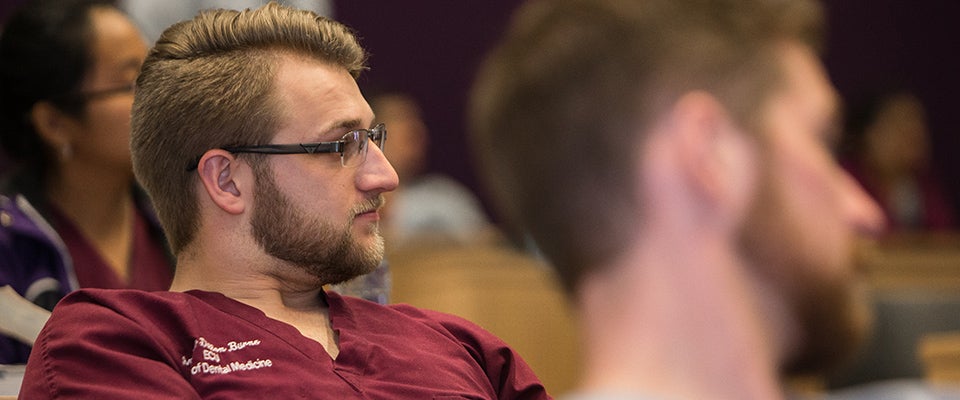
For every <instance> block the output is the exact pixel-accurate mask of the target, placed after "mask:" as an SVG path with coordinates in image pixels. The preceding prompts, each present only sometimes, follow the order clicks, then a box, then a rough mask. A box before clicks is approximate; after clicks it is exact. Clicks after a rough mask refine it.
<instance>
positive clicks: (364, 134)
mask: <svg viewBox="0 0 960 400" xmlns="http://www.w3.org/2000/svg"><path fill="white" fill-rule="evenodd" d="M371 140H372V141H373V143H376V145H377V147H379V148H380V150H383V144H384V143H385V142H386V141H387V128H386V126H385V125H384V124H382V123H381V124H377V126H374V127H373V128H371V129H356V130H352V131H350V132H347V134H345V135H343V137H342V138H340V140H337V141H333V142H318V143H297V144H264V145H260V146H231V147H224V148H223V150H226V151H229V152H231V153H259V154H324V153H340V165H342V166H344V167H356V166H359V165H361V164H363V162H364V161H366V160H367V148H368V146H367V143H368V142H370V141H371ZM199 162H200V157H197V158H196V159H194V160H193V161H192V162H191V163H190V165H188V166H187V171H193V170H195V169H197V164H198V163H199Z"/></svg>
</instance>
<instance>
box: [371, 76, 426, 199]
mask: <svg viewBox="0 0 960 400" xmlns="http://www.w3.org/2000/svg"><path fill="white" fill-rule="evenodd" d="M376 108H377V109H376V113H377V119H378V120H379V121H381V122H383V123H385V124H387V131H388V132H389V134H390V146H389V147H387V148H386V150H385V152H386V154H387V159H389V160H390V163H391V164H393V167H394V168H396V170H397V174H398V175H400V179H403V180H404V181H405V182H406V181H409V180H410V179H412V178H413V177H415V176H416V175H417V174H419V173H420V171H421V170H423V167H424V162H425V161H426V152H427V127H426V125H425V124H424V122H423V118H421V116H420V107H418V106H417V104H416V103H415V102H414V101H413V99H411V98H408V97H406V96H400V95H386V96H383V97H381V98H379V99H377V101H376Z"/></svg>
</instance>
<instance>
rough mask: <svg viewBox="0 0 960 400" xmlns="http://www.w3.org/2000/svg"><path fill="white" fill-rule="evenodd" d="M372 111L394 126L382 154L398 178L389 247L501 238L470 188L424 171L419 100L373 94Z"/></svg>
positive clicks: (391, 199)
mask: <svg viewBox="0 0 960 400" xmlns="http://www.w3.org/2000/svg"><path fill="white" fill-rule="evenodd" d="M370 107H372V108H373V112H374V114H376V116H377V120H378V121H380V122H383V123H386V125H387V126H389V127H390V147H388V148H387V149H386V150H384V153H385V154H386V156H387V160H390V164H391V165H393V167H394V169H396V171H397V175H398V176H399V177H400V186H399V187H398V188H397V190H396V191H394V192H392V193H390V194H388V195H387V204H386V207H385V208H384V224H383V227H384V235H386V238H387V244H388V246H389V247H391V248H400V247H403V246H404V245H408V244H416V243H417V242H423V241H428V242H431V243H437V242H441V243H447V244H460V245H464V244H476V243H480V242H484V241H488V240H492V239H496V238H498V236H499V235H497V234H496V229H495V228H494V227H493V225H492V224H491V223H490V221H489V220H488V218H487V216H486V214H485V213H484V211H483V208H482V206H481V205H480V201H479V200H478V199H477V198H476V196H475V195H474V194H473V193H472V192H471V191H470V189H467V188H466V187H465V186H463V185H462V184H460V183H459V182H457V181H455V180H453V179H451V178H450V177H447V176H445V175H442V174H438V173H424V169H425V168H426V162H427V148H428V146H429V142H430V137H429V132H428V130H427V126H426V124H425V123H424V121H423V118H422V116H421V110H420V106H419V105H418V104H417V101H416V100H415V99H414V98H413V97H412V96H410V95H409V94H405V93H401V92H396V91H384V92H377V93H374V94H372V95H371V96H370Z"/></svg>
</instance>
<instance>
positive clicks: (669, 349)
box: [471, 0, 884, 400]
mask: <svg viewBox="0 0 960 400" xmlns="http://www.w3.org/2000/svg"><path fill="white" fill-rule="evenodd" d="M821 13H822V11H821V9H820V7H819V5H818V4H817V3H816V2H814V1H807V0H742V1H740V0H738V1H728V0H698V1H686V0H647V1H628V0H622V1H621V0H595V1H591V0H580V1H578V0H571V1H551V0H541V1H531V2H528V3H527V4H526V5H525V6H524V7H523V8H522V9H521V11H520V12H519V14H518V15H516V16H515V18H514V19H513V25H512V26H511V27H510V29H509V31H508V33H507V35H506V37H505V38H504V39H503V40H502V42H501V43H500V44H499V45H498V46H497V47H496V49H495V50H494V51H493V52H492V54H491V55H490V56H489V58H488V59H487V60H486V62H485V65H484V67H483V68H482V69H481V72H480V75H479V78H478V81H477V82H476V83H475V86H474V94H473V99H472V106H471V107H472V112H471V125H472V127H473V134H474V141H475V143H474V144H475V149H477V151H478V153H479V155H480V161H481V167H482V168H483V171H484V172H485V175H486V179H487V182H488V183H489V187H490V188H491V189H492V190H494V194H495V195H496V196H495V200H497V203H498V205H499V206H501V207H502V208H503V210H504V211H505V215H507V216H508V217H510V219H511V220H513V221H518V222H519V224H520V225H521V226H523V227H525V228H526V229H527V230H528V231H529V232H530V234H531V236H532V237H533V239H534V240H535V242H536V244H537V246H538V247H539V249H540V250H541V251H542V253H543V254H544V255H545V256H546V258H547V259H548V260H549V261H550V262H551V263H552V264H553V265H554V266H555V267H556V269H557V271H558V273H559V276H560V278H561V281H562V283H563V284H564V286H565V287H566V288H567V289H568V290H569V294H570V296H571V297H572V299H573V304H574V307H575V308H576V309H577V311H578V312H577V315H578V317H579V318H580V326H581V337H582V339H583V340H582V347H583V352H582V353H583V355H584V357H585V362H584V364H583V376H582V381H581V384H580V391H579V393H577V394H573V395H572V397H571V399H674V400H677V399H698V400H699V399H715V400H716V399H727V400H749V399H755V400H777V399H784V398H785V397H786V396H787V393H785V383H784V382H785V380H784V379H783V378H784V377H786V376H788V375H791V374H794V373H816V372H819V371H822V370H824V369H825V368H829V367H831V366H833V365H835V364H836V363H837V362H838V361H840V360H842V359H843V358H844V357H845V356H847V355H849V354H850V353H851V351H853V350H854V349H855V348H856V346H857V344H858V343H859V341H860V339H861V337H862V336H863V335H864V334H865V333H866V332H867V331H868V326H869V323H868V321H869V302H868V301H867V298H866V296H865V294H866V293H865V291H864V290H862V289H863V286H864V283H865V282H864V279H863V278H864V277H863V276H862V275H861V274H860V273H859V272H858V271H857V269H856V268H855V264H854V259H853V257H852V256H853V255H854V253H855V250H856V249H857V248H858V242H859V241H861V240H863V239H869V237H870V236H872V235H875V234H877V233H878V232H879V231H881V230H882V229H883V223H884V222H883V215H882V212H881V210H880V208H879V207H878V206H877V204H876V203H875V202H874V201H873V200H872V199H871V198H870V196H869V195H868V194H867V193H866V192H865V191H864V190H863V189H862V188H861V187H860V186H859V185H858V184H857V183H856V182H855V181H854V180H853V178H851V177H850V176H849V175H848V174H847V173H846V172H845V171H844V170H843V169H842V168H841V167H840V166H839V165H838V164H837V163H836V161H835V160H833V159H832V158H831V154H830V148H829V146H828V143H830V142H831V141H832V138H831V137H830V135H831V134H833V132H836V130H835V129H832V127H833V124H834V122H835V117H836V113H837V108H838V107H837V94H836V92H835V90H834V88H833V87H832V86H831V85H830V83H829V80H828V79H827V75H826V73H825V71H824V69H823V66H822V65H821V63H820V61H819V59H818V57H817V54H816V49H817V47H818V43H819V39H818V37H819V36H820V34H819V31H820V29H821V28H820V27H821V25H822V16H821Z"/></svg>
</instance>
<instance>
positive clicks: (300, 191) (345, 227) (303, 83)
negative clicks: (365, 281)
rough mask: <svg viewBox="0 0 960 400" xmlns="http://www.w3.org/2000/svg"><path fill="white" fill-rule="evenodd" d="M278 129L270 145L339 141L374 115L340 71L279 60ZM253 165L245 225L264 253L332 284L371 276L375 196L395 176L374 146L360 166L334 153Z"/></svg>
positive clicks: (376, 249) (375, 258)
mask: <svg viewBox="0 0 960 400" xmlns="http://www.w3.org/2000/svg"><path fill="white" fill-rule="evenodd" d="M274 90H275V91H276V92H275V93H276V95H277V98H278V101H279V104H280V107H279V109H280V110H281V113H282V115H281V126H280V129H279V130H278V132H277V134H276V136H275V137H274V139H273V141H272V143H278V144H284V143H307V142H326V141H334V140H339V139H340V138H341V137H342V136H343V135H344V134H345V133H347V132H349V131H351V130H354V129H358V128H370V127H371V124H372V121H373V112H372V111H371V110H370V107H369V106H368V105H367V103H366V101H365V100H364V99H363V96H361V95H360V90H359V89H358V88H357V85H356V83H355V82H354V80H353V78H352V77H351V76H350V74H349V73H347V72H346V71H345V70H343V69H338V68H335V67H331V66H328V65H326V64H321V63H319V62H316V61H305V60H302V59H299V58H286V59H284V61H283V62H282V64H281V67H280V68H279V72H278V75H277V79H276V82H275V89H274ZM264 160H265V161H264V162H263V164H261V165H259V166H257V167H256V168H255V169H256V172H257V174H256V175H257V183H256V188H255V193H254V196H255V201H256V204H255V206H254V210H253V216H252V220H251V229H252V233H253V235H254V237H255V239H256V240H257V241H258V243H259V244H260V246H261V247H263V249H264V250H265V252H266V253H268V254H270V255H271V256H273V257H275V258H277V259H280V260H283V261H286V262H288V263H290V264H292V265H294V266H296V267H297V268H299V269H300V270H302V271H305V272H307V273H308V274H310V275H311V276H313V277H314V278H316V280H317V281H318V283H320V284H328V283H339V282H342V281H344V280H347V279H350V278H353V277H355V276H358V275H361V274H364V273H367V272H370V271H372V270H373V269H374V268H376V267H377V265H378V264H379V263H380V260H381V259H382V258H383V238H382V237H381V235H380V230H379V220H380V215H379V212H378V210H379V208H380V207H381V206H382V204H383V201H382V194H383V193H384V192H388V191H391V190H393V189H395V188H396V186H397V174H396V172H394V170H393V168H392V167H391V166H390V163H388V162H387V160H386V158H385V157H384V155H383V153H382V152H381V151H380V149H379V148H378V147H377V146H375V145H373V144H372V143H371V144H370V145H369V146H368V152H367V158H366V161H365V162H364V163H363V164H361V165H359V166H356V167H343V166H341V164H340V157H339V154H337V153H327V154H293V155H275V156H267V157H266V158H265V159H264Z"/></svg>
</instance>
